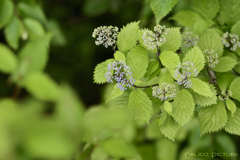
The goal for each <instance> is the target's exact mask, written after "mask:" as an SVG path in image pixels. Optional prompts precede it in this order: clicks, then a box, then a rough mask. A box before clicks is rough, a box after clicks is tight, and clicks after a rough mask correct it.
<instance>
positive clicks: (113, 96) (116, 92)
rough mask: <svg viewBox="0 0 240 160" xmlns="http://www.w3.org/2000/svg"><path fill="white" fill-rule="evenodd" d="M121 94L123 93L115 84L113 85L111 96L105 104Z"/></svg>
mask: <svg viewBox="0 0 240 160" xmlns="http://www.w3.org/2000/svg"><path fill="white" fill-rule="evenodd" d="M122 94H123V91H122V90H121V89H119V88H118V87H117V84H115V85H114V88H113V91H112V92H111V96H110V97H109V98H108V100H107V102H108V101H109V100H111V99H115V98H117V97H119V96H121V95H122Z"/></svg>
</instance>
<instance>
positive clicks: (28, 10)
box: [17, 2, 47, 24]
mask: <svg viewBox="0 0 240 160" xmlns="http://www.w3.org/2000/svg"><path fill="white" fill-rule="evenodd" d="M17 9H18V12H19V14H20V15H21V17H23V18H26V17H29V18H33V19H36V20H38V21H40V22H41V23H42V24H44V23H45V22H46V21H47V19H46V16H45V13H44V12H43V10H42V8H41V7H40V6H39V5H37V4H36V3H27V2H20V3H19V4H18V6H17Z"/></svg>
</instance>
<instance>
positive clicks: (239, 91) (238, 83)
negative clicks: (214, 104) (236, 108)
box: [229, 77, 240, 101]
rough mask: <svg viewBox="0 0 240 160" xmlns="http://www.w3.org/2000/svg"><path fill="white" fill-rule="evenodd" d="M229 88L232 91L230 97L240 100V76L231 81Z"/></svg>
mask: <svg viewBox="0 0 240 160" xmlns="http://www.w3.org/2000/svg"><path fill="white" fill-rule="evenodd" d="M229 90H230V91H231V92H232V96H231V97H232V98H234V99H236V100H238V101H240V78H239V77H238V78H236V79H234V81H233V82H232V83H231V85H230V88H229Z"/></svg>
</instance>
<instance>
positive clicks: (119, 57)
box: [114, 51, 126, 62]
mask: <svg viewBox="0 0 240 160" xmlns="http://www.w3.org/2000/svg"><path fill="white" fill-rule="evenodd" d="M114 58H115V59H116V60H117V61H119V60H123V61H124V62H126V58H125V55H124V54H123V53H122V52H119V51H117V52H115V53H114Z"/></svg>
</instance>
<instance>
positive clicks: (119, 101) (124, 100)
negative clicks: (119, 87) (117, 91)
mask: <svg viewBox="0 0 240 160" xmlns="http://www.w3.org/2000/svg"><path fill="white" fill-rule="evenodd" d="M128 100H129V93H128V92H124V93H123V94H122V95H121V96H118V97H117V98H115V99H113V100H110V101H109V102H108V103H109V106H110V108H111V109H113V110H126V109H127V106H128Z"/></svg>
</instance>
